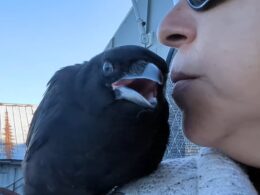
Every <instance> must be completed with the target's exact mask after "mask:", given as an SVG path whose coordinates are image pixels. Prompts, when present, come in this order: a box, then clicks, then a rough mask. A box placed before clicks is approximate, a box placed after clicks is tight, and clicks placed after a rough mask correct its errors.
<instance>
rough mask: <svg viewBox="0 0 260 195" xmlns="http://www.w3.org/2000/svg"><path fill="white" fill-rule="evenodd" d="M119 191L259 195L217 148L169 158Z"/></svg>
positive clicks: (238, 169)
mask: <svg viewBox="0 0 260 195" xmlns="http://www.w3.org/2000/svg"><path fill="white" fill-rule="evenodd" d="M118 191H120V192H122V193H123V194H127V195H128V194H131V195H135V194H140V195H145V194H166V195H167V194H178V195H179V194H189V195H193V194H194V195H197V194H200V195H202V194H203V195H204V194H205V195H206V194H207V195H208V194H212V193H214V194H223V193H225V194H237V192H239V194H245V195H246V194H250V195H254V194H257V193H256V191H255V189H254V187H253V186H252V184H251V182H250V181H249V179H248V176H247V175H246V174H245V172H244V171H243V169H242V168H241V167H240V166H239V165H238V164H237V163H235V162H234V161H232V160H231V159H230V158H228V157H227V156H225V155H224V154H222V153H221V152H219V151H218V150H215V149H209V148H202V149H201V150H200V152H199V153H198V154H197V155H195V156H191V157H185V158H176V159H168V160H164V161H162V162H161V164H160V165H159V167H158V169H157V170H156V171H155V172H154V173H152V174H150V175H148V176H146V177H144V178H141V179H139V180H137V181H134V182H132V183H129V184H127V185H125V186H123V187H122V188H120V189H118Z"/></svg>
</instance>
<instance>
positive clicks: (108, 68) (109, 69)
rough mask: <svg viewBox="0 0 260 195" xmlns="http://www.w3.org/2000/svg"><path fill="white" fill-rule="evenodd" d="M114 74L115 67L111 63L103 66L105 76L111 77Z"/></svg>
mask: <svg viewBox="0 0 260 195" xmlns="http://www.w3.org/2000/svg"><path fill="white" fill-rule="evenodd" d="M113 72H114V67H113V65H112V64H111V63H110V62H105V63H104V64H103V73H104V75H105V76H108V75H110V74H111V73H113Z"/></svg>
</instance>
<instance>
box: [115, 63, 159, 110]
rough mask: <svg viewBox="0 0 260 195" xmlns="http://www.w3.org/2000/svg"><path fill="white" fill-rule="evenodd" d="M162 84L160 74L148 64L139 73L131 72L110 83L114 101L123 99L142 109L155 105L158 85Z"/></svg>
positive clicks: (153, 66)
mask: <svg viewBox="0 0 260 195" xmlns="http://www.w3.org/2000/svg"><path fill="white" fill-rule="evenodd" d="M162 84H163V75H162V72H161V71H160V70H159V68H157V66H156V65H154V64H152V63H148V64H147V65H146V66H145V68H144V69H143V70H142V71H141V72H140V71H138V72H131V73H128V74H126V75H124V76H123V77H122V78H120V79H119V80H117V81H116V82H114V83H112V88H113V90H114V91H115V94H116V99H125V100H128V101H131V102H134V103H136V104H138V105H140V106H143V107H149V108H154V107H155V106H156V105H157V94H158V85H162Z"/></svg>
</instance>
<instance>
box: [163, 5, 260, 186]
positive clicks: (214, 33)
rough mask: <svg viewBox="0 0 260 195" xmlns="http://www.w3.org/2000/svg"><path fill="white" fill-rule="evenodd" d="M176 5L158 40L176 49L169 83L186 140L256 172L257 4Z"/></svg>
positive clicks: (259, 106) (259, 127) (259, 120)
mask: <svg viewBox="0 0 260 195" xmlns="http://www.w3.org/2000/svg"><path fill="white" fill-rule="evenodd" d="M174 3H175V6H174V8H173V9H172V10H171V11H170V13H169V14H168V15H167V16H166V17H165V18H164V20H163V22H162V23H161V26H160V30H159V40H160V41H161V42H162V43H163V44H165V45H167V46H170V47H174V48H177V49H178V52H177V54H176V56H175V57H174V60H173V63H172V69H171V79H172V80H173V82H175V90H174V93H173V98H174V99H175V101H176V103H177V104H178V106H179V107H180V108H181V109H182V110H183V113H184V132H185V134H186V136H187V137H188V138H189V139H190V140H191V141H192V142H194V143H196V144H199V145H203V146H209V147H214V148H218V149H220V150H222V151H223V152H224V153H225V154H227V155H228V156H230V157H231V158H233V159H235V160H237V161H239V162H241V163H244V164H246V165H248V166H252V167H258V168H259V167H260V150H259V148H260V141H259V140H260V101H259V97H260V87H259V83H260V55H259V54H260V36H259V35H260V22H259V18H260V1H259V0H247V1H244V0H199V1H198V0H188V1H186V0H180V1H174ZM255 182H257V181H255ZM256 186H257V187H259V186H260V183H258V184H257V185H256Z"/></svg>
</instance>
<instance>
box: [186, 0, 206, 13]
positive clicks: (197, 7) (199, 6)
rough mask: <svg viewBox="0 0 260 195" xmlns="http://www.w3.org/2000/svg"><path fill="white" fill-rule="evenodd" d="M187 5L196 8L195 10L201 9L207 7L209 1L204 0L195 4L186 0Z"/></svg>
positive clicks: (190, 0)
mask: <svg viewBox="0 0 260 195" xmlns="http://www.w3.org/2000/svg"><path fill="white" fill-rule="evenodd" d="M187 2H188V4H189V6H190V7H191V8H192V9H194V10H197V11H200V10H203V9H205V8H206V7H207V5H208V3H209V2H210V0H205V1H204V2H203V3H202V4H200V5H198V6H196V5H194V4H193V3H192V0H187Z"/></svg>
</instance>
